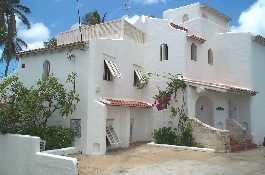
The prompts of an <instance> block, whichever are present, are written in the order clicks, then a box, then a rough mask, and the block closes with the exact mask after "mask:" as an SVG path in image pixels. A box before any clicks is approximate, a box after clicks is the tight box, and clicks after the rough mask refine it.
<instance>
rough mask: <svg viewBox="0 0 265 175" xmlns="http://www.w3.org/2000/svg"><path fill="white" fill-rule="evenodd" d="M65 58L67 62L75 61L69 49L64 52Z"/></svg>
mask: <svg viewBox="0 0 265 175" xmlns="http://www.w3.org/2000/svg"><path fill="white" fill-rule="evenodd" d="M66 58H67V59H68V60H69V61H75V55H74V54H73V53H72V50H71V49H69V50H68V51H66Z"/></svg>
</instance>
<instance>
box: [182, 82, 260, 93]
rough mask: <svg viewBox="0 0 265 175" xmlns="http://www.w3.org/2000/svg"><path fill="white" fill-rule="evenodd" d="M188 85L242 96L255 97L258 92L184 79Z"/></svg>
mask: <svg viewBox="0 0 265 175" xmlns="http://www.w3.org/2000/svg"><path fill="white" fill-rule="evenodd" d="M183 80H184V81H185V82H186V83H188V84H190V85H199V86H205V87H206V88H207V87H209V88H213V89H217V90H218V89H219V90H220V91H225V92H230V93H236V94H241V95H248V96H255V95H256V94H257V91H255V90H251V89H248V88H243V87H237V86H232V85H225V84H219V83H212V82H205V81H199V80H192V79H186V78H184V79H183Z"/></svg>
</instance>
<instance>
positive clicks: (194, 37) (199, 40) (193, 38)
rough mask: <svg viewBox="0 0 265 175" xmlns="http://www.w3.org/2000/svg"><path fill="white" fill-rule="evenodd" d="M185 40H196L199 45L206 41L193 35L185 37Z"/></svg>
mask: <svg viewBox="0 0 265 175" xmlns="http://www.w3.org/2000/svg"><path fill="white" fill-rule="evenodd" d="M187 38H188V39H191V40H196V41H198V42H200V43H204V42H205V41H206V39H204V38H202V37H200V36H197V35H195V34H190V35H187Z"/></svg>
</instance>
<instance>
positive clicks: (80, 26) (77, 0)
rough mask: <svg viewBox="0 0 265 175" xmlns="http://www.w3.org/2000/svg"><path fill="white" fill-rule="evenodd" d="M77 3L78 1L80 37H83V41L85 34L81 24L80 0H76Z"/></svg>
mask: <svg viewBox="0 0 265 175" xmlns="http://www.w3.org/2000/svg"><path fill="white" fill-rule="evenodd" d="M76 3H77V16H78V27H79V33H80V39H81V42H82V41H83V35H82V25H81V16H80V3H79V0H76Z"/></svg>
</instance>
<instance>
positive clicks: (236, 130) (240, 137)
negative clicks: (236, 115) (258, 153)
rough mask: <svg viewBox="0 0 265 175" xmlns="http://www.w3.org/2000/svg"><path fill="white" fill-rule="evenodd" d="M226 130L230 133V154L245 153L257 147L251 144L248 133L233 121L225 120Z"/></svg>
mask: <svg viewBox="0 0 265 175" xmlns="http://www.w3.org/2000/svg"><path fill="white" fill-rule="evenodd" d="M226 126H227V130H229V131H230V147H231V152H238V151H246V150H250V149H254V148H256V147H257V145H256V144H254V143H252V136H251V134H250V132H249V131H248V130H247V129H246V128H244V127H243V126H242V125H241V124H240V123H239V122H238V121H236V120H234V119H227V120H226Z"/></svg>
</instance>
